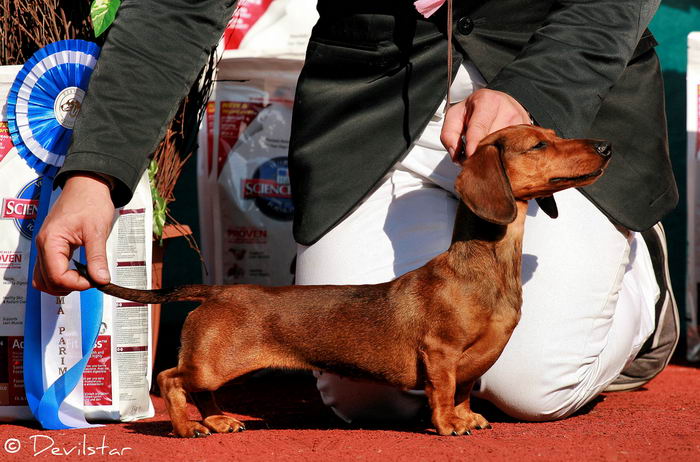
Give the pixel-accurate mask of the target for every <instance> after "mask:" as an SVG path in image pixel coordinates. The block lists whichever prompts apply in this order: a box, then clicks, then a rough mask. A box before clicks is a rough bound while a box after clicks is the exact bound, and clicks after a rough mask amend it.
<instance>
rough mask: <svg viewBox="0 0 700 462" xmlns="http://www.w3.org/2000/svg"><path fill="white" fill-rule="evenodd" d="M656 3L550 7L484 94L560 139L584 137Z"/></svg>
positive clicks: (581, 0)
mask: <svg viewBox="0 0 700 462" xmlns="http://www.w3.org/2000/svg"><path fill="white" fill-rule="evenodd" d="M659 3H660V1H659V0H597V1H591V0H570V1H563V0H562V1H558V2H555V3H554V4H553V7H552V9H551V10H550V13H549V15H548V17H547V18H546V19H545V21H544V22H543V23H542V25H541V27H539V29H537V30H536V32H535V33H534V35H533V36H532V38H531V39H530V41H529V43H528V44H527V45H526V46H525V48H523V50H522V51H521V53H520V54H519V55H518V56H517V57H516V59H515V60H514V61H512V62H511V63H510V64H508V65H506V66H505V67H503V68H502V69H501V71H500V72H499V73H498V74H497V75H496V76H495V77H494V78H493V79H492V80H491V82H489V85H488V88H491V89H493V90H500V91H503V92H505V93H508V94H510V95H511V96H513V97H514V98H515V99H517V100H518V101H519V102H520V103H521V104H522V105H523V106H524V107H525V108H526V109H527V110H528V111H529V112H530V114H531V115H532V116H533V118H534V119H535V120H536V121H537V123H538V124H540V125H542V126H545V127H548V128H553V129H555V130H556V131H557V132H558V133H559V134H560V135H561V136H565V137H581V136H585V134H586V132H587V130H588V129H589V127H590V126H591V124H592V123H593V120H594V118H595V115H596V113H597V112H598V109H599V108H600V106H601V103H602V101H603V99H604V98H605V97H606V95H607V94H608V92H609V91H610V88H611V87H612V86H613V85H614V84H615V82H616V81H617V79H618V78H619V77H620V75H621V74H622V72H623V71H624V69H625V67H626V66H627V64H628V62H629V61H630V59H631V58H632V56H633V53H634V50H635V48H636V46H637V43H638V42H639V40H640V38H641V36H642V34H643V32H644V31H645V29H646V27H647V25H648V23H649V21H651V18H652V16H653V15H654V13H655V12H656V9H657V8H658V6H659Z"/></svg>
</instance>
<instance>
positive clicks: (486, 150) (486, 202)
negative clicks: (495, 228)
mask: <svg viewBox="0 0 700 462" xmlns="http://www.w3.org/2000/svg"><path fill="white" fill-rule="evenodd" d="M455 189H456V190H457V192H458V193H459V195H460V197H461V198H462V201H463V202H464V203H465V204H466V205H467V207H469V208H470V209H471V211H472V212H474V213H475V214H476V215H477V216H479V217H480V218H483V219H484V220H486V221H490V222H491V223H496V224H499V225H507V224H508V223H511V222H512V221H513V220H515V216H516V215H517V209H516V206H515V198H514V197H513V191H512V190H511V189H510V181H509V180H508V175H507V174H506V170H505V167H504V166H503V159H502V157H501V152H500V149H499V147H498V146H496V145H493V144H486V145H482V146H479V148H478V149H477V150H476V152H475V153H474V154H473V155H471V156H470V157H469V158H468V159H467V160H465V161H464V162H463V163H462V171H461V172H460V174H459V176H458V177H457V182H456V183H455Z"/></svg>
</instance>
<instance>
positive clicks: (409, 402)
mask: <svg viewBox="0 0 700 462" xmlns="http://www.w3.org/2000/svg"><path fill="white" fill-rule="evenodd" d="M314 375H315V376H316V379H317V382H316V386H317V388H318V391H319V392H320V393H321V399H322V400H323V403H324V404H325V405H326V406H329V407H330V408H331V409H332V410H333V412H335V414H336V415H337V416H338V417H340V418H341V419H343V420H344V421H346V422H348V423H350V422H379V421H401V420H409V419H412V418H415V417H416V416H418V415H419V414H420V411H421V410H422V409H423V408H424V406H425V403H426V400H425V396H421V394H420V393H418V392H405V391H402V390H400V389H398V388H395V387H392V386H390V385H385V384H380V383H375V382H368V381H364V380H356V379H350V378H346V377H341V376H339V375H336V374H331V373H324V372H315V373H314Z"/></svg>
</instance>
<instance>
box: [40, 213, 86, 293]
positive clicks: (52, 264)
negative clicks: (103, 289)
mask: <svg viewBox="0 0 700 462" xmlns="http://www.w3.org/2000/svg"><path fill="white" fill-rule="evenodd" d="M48 228H49V229H48V230H47V231H44V230H43V229H42V232H40V233H39V235H38V236H37V251H38V252H37V259H36V265H35V268H34V279H35V281H36V284H35V287H36V288H37V289H39V290H41V291H42V292H46V293H49V294H52V295H66V294H68V293H70V292H71V291H73V290H85V289H89V288H90V283H89V282H88V281H87V279H85V278H83V277H81V276H80V275H79V274H78V273H77V272H76V271H74V270H71V269H70V268H69V265H70V258H71V255H72V253H73V249H72V246H71V244H70V243H69V242H68V240H67V239H65V238H64V237H62V236H61V235H60V234H57V235H52V234H51V230H50V228H51V226H49V227H48Z"/></svg>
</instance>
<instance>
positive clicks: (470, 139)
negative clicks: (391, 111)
mask: <svg viewBox="0 0 700 462" xmlns="http://www.w3.org/2000/svg"><path fill="white" fill-rule="evenodd" d="M530 123H531V122H530V114H528V112H527V111H526V110H525V108H524V107H522V106H521V105H520V103H518V101H516V100H515V98H513V97H512V96H510V95H508V94H507V93H503V92H501V91H496V90H489V89H488V88H482V89H480V90H477V91H475V92H474V93H472V94H471V95H469V97H468V98H467V99H465V100H464V101H460V102H459V103H457V104H455V105H454V106H452V107H451V108H449V109H448V110H447V114H446V115H445V122H444V123H443V125H442V133H441V134H440V141H442V144H443V145H444V146H445V149H447V152H449V153H450V157H451V158H452V161H453V162H460V161H463V160H464V159H463V158H462V159H460V157H461V153H462V150H464V153H465V154H466V155H467V157H469V156H471V155H472V154H474V151H476V146H477V145H478V144H479V142H480V141H481V140H482V139H483V138H484V137H485V136H487V135H489V134H490V133H493V132H495V131H497V130H500V129H501V128H505V127H508V126H511V125H519V124H530ZM462 135H464V139H465V140H466V146H462V145H463V140H462Z"/></svg>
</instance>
